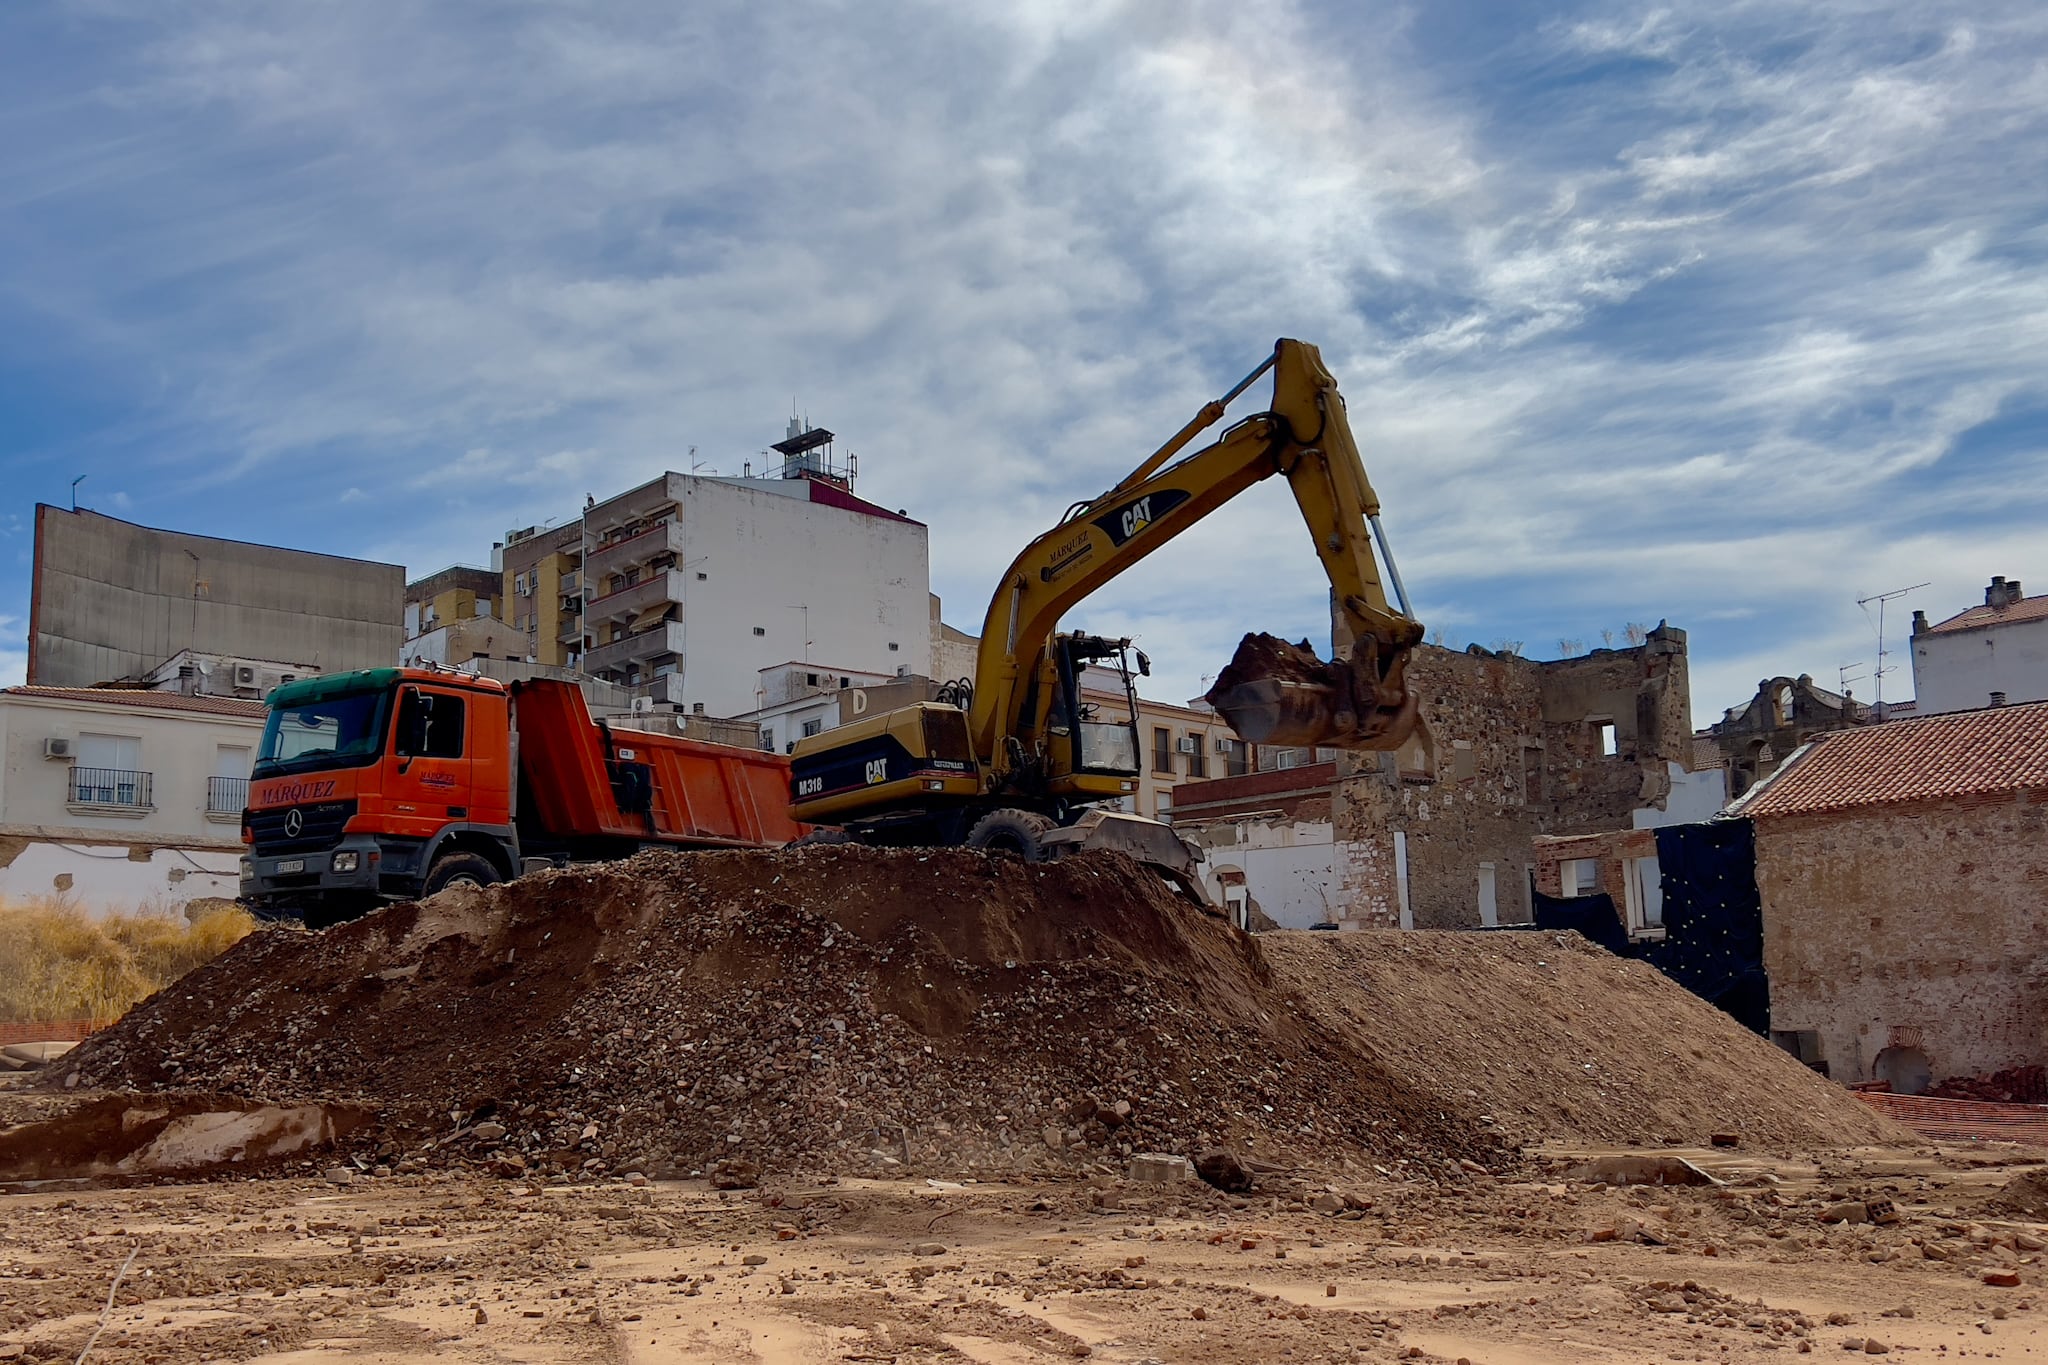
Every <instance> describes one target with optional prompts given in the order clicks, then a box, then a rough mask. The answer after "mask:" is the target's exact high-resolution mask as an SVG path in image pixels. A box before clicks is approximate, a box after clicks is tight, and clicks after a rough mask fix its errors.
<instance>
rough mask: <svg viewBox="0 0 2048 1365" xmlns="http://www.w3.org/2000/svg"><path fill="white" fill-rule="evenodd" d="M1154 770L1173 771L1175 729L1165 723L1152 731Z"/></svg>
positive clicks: (1156, 771) (1161, 771) (1157, 771)
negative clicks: (1167, 726) (1172, 729)
mask: <svg viewBox="0 0 2048 1365" xmlns="http://www.w3.org/2000/svg"><path fill="white" fill-rule="evenodd" d="M1152 771H1153V772H1155V773H1170V772H1172V771H1173V731H1171V730H1169V729H1167V728H1166V727H1165V726H1163V725H1162V726H1158V727H1156V728H1155V729H1154V730H1153V731H1152Z"/></svg>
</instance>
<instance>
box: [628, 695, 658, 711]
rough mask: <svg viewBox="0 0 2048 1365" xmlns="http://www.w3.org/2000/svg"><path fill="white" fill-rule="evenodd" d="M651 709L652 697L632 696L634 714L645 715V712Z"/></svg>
mask: <svg viewBox="0 0 2048 1365" xmlns="http://www.w3.org/2000/svg"><path fill="white" fill-rule="evenodd" d="M653 709H654V698H652V697H635V698H633V714H634V715H636V716H644V715H646V714H647V713H648V712H650V711H652V710H653Z"/></svg>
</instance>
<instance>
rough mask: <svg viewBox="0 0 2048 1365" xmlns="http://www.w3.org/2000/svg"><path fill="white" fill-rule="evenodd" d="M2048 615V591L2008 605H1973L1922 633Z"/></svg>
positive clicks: (2030, 619) (1989, 624) (1961, 628)
mask: <svg viewBox="0 0 2048 1365" xmlns="http://www.w3.org/2000/svg"><path fill="white" fill-rule="evenodd" d="M2044 616H2048V593H2041V594H2038V595H2036V596H2034V597H2022V598H2021V599H2020V600H2019V601H2017V602H2014V603H2013V604H2012V605H2011V606H2008V607H1971V608H1970V609H1969V610H1968V611H1963V612H1957V613H1956V614H1955V615H1954V616H1951V617H1949V618H1948V620H1946V621H1937V622H1936V623H1935V624H1933V625H1931V626H1929V627H1928V628H1927V629H1925V630H1923V631H1921V632H1919V633H1920V634H1922V635H1945V634H1947V633H1948V632H1950V631H1954V630H1975V629H1976V628H1977V627H1978V626H1998V625H2005V624H2007V623H2009V622H2012V621H2038V620H2040V619H2041V618H2042V617H2044Z"/></svg>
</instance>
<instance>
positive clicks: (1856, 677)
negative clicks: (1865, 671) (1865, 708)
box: [1835, 659, 1863, 697]
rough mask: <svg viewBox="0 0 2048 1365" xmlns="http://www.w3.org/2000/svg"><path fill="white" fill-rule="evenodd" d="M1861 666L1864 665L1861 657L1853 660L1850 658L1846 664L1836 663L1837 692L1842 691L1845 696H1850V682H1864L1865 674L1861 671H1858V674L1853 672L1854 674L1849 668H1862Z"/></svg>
mask: <svg viewBox="0 0 2048 1365" xmlns="http://www.w3.org/2000/svg"><path fill="white" fill-rule="evenodd" d="M1861 667H1863V660H1861V659H1851V660H1850V661H1849V662H1848V663H1845V664H1836V665H1835V690H1836V691H1837V692H1840V693H1841V694H1842V695H1843V696H1845V697H1846V696H1848V695H1849V684H1850V683H1852V682H1862V681H1863V675H1862V674H1861V673H1857V674H1853V675H1852V674H1851V673H1850V672H1849V670H1850V669H1852V668H1861Z"/></svg>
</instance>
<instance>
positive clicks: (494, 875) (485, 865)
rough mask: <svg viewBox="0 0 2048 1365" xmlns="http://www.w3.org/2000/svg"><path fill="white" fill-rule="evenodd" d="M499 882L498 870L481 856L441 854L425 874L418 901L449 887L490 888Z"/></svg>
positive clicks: (475, 854) (474, 854)
mask: <svg viewBox="0 0 2048 1365" xmlns="http://www.w3.org/2000/svg"><path fill="white" fill-rule="evenodd" d="M499 880H501V879H500V878H499V876H498V869H497V868H495V867H492V866H491V860H490V859H489V858H486V857H484V856H482V855H481V854H477V853H448V854H443V855H442V856H441V857H439V858H436V859H435V860H434V866H433V868H432V869H431V870H430V871H429V872H428V873H427V880H426V884H425V885H424V886H422V887H420V899H422V900H425V899H426V898H427V897H428V896H431V895H433V894H434V893H435V892H437V891H445V890H447V889H448V888H449V887H451V886H490V885H492V884H493V883H495V882H497V881H499Z"/></svg>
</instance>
